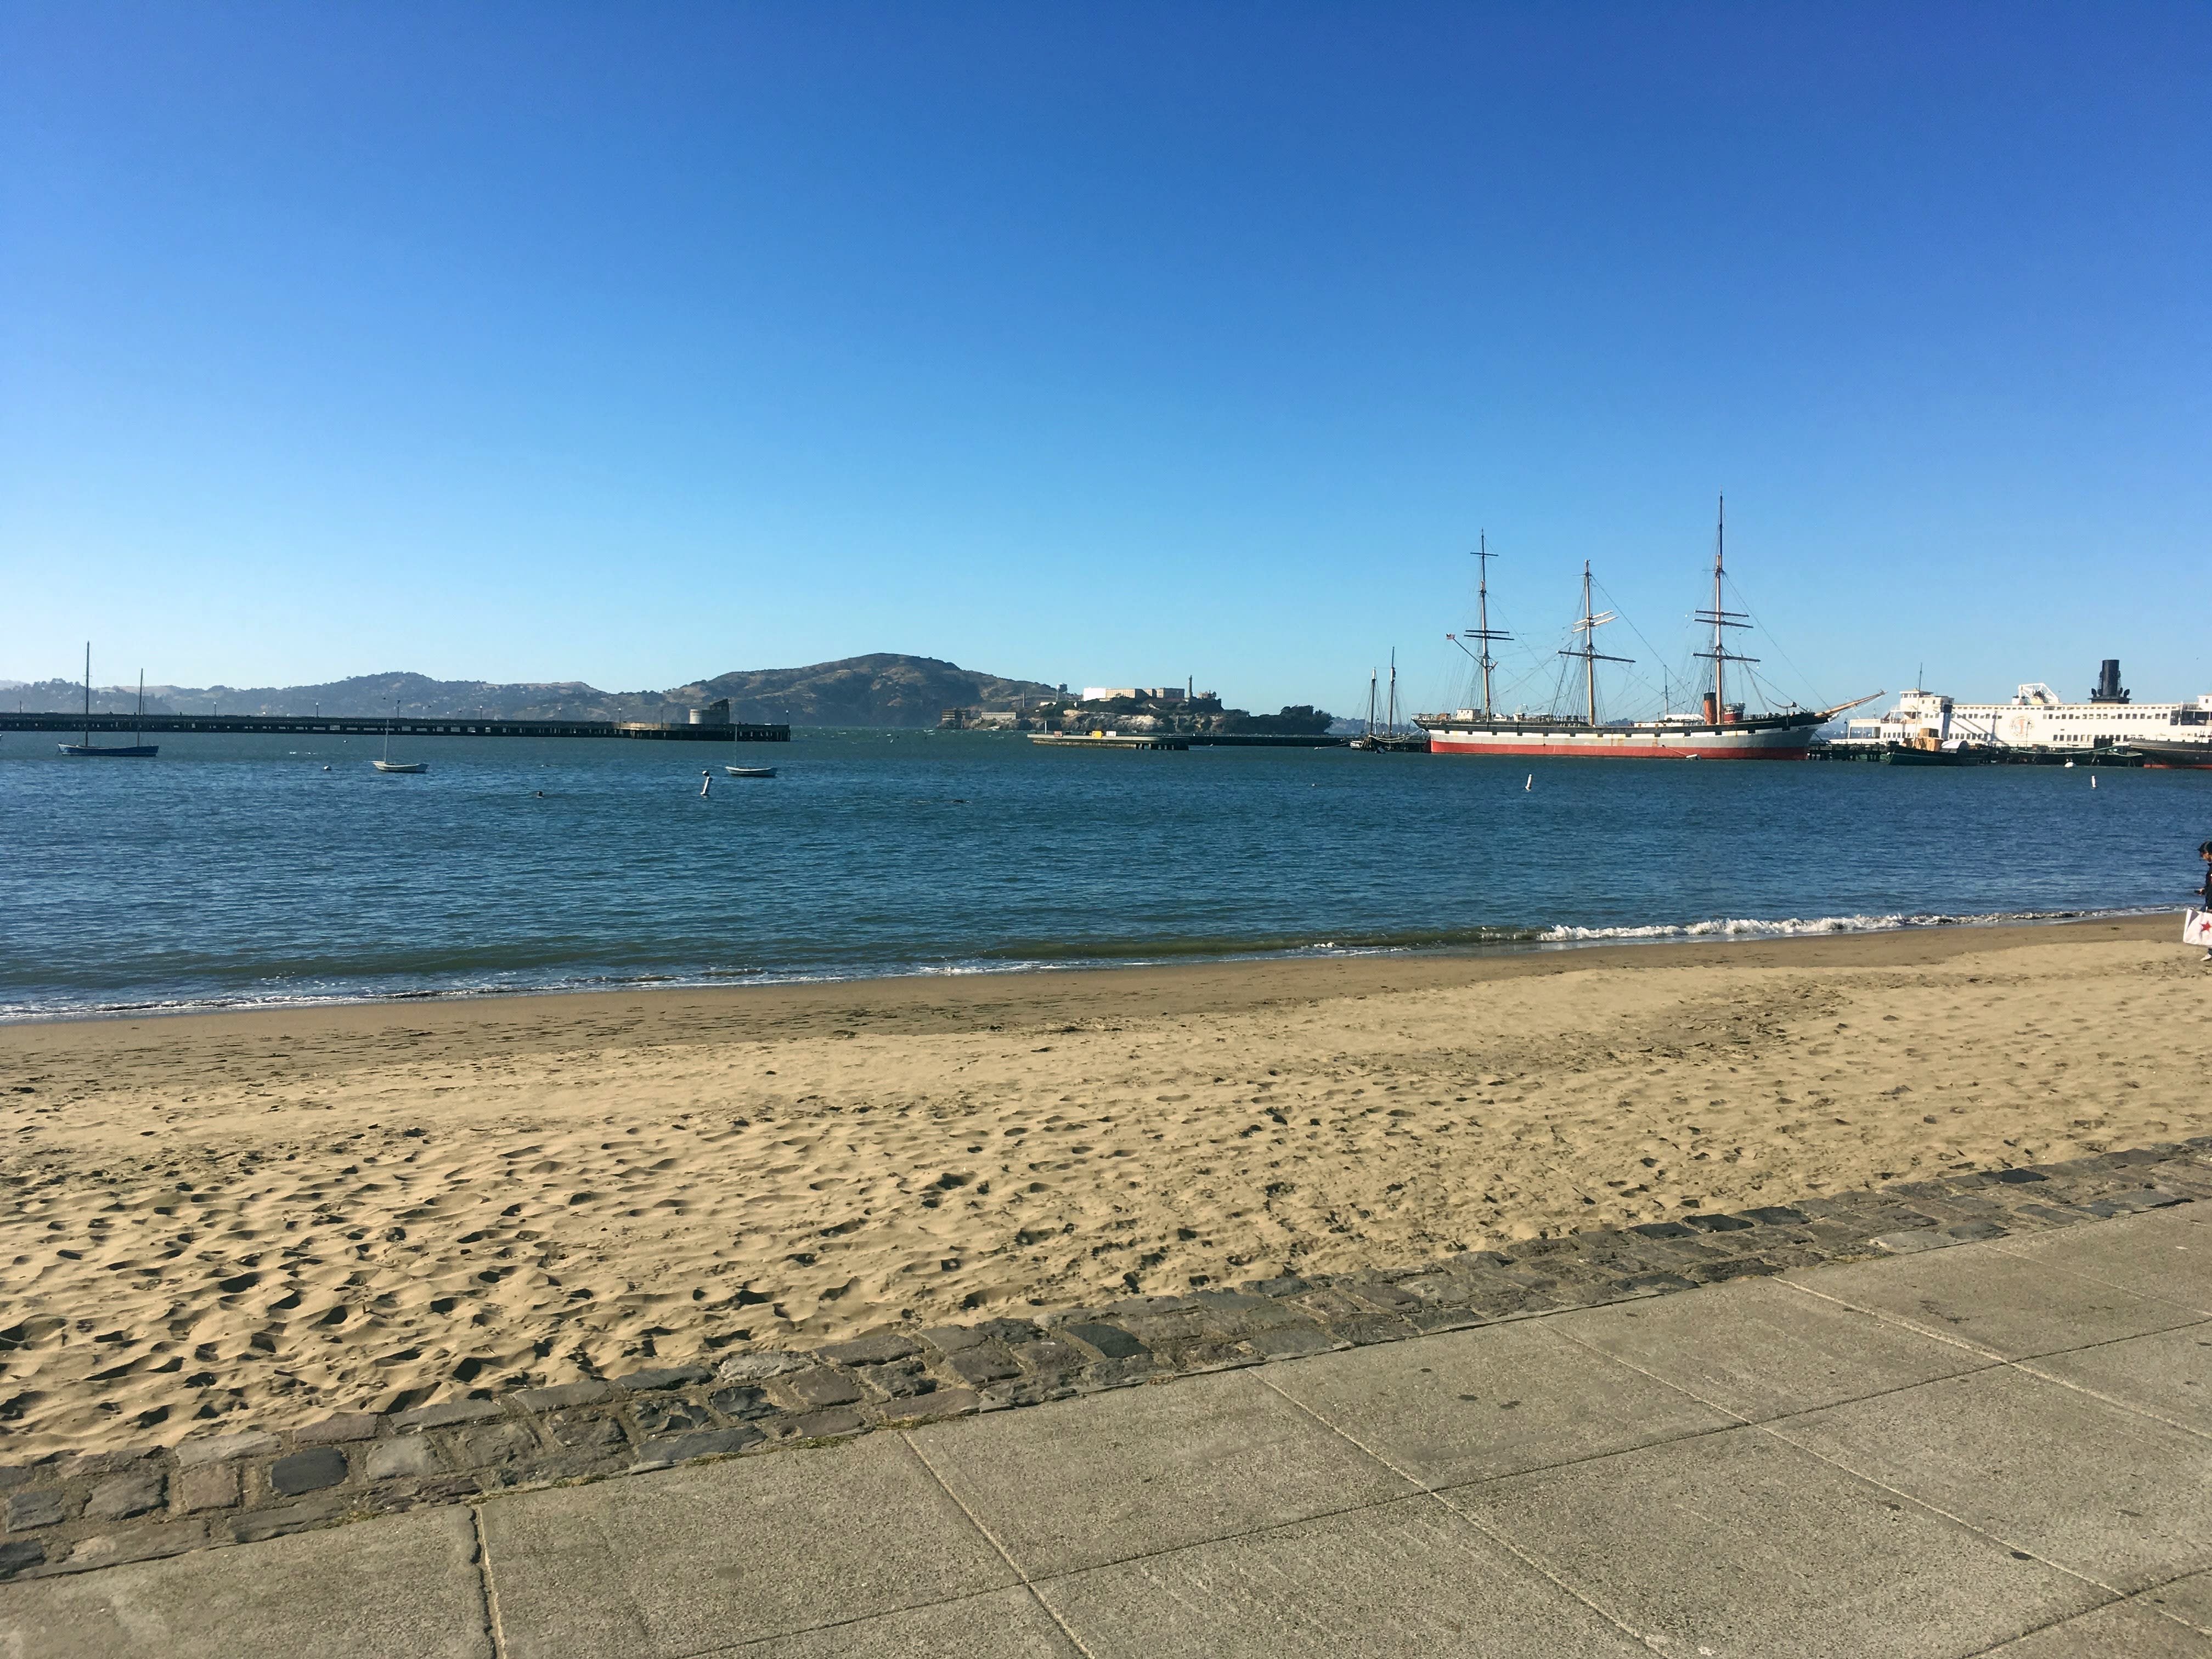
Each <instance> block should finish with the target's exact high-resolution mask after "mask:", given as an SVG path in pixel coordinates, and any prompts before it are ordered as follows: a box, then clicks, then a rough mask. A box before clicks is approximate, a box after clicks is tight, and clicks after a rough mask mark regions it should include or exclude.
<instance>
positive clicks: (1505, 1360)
mask: <svg viewBox="0 0 2212 1659" xmlns="http://www.w3.org/2000/svg"><path fill="white" fill-rule="evenodd" d="M1551 1323H1552V1322H1551V1321H1550V1320H1522V1321H1518V1322H1515V1323H1512V1324H1509V1325H1488V1326H1485V1327H1483V1328H1481V1329H1480V1330H1472V1331H1455V1332H1452V1333H1450V1334H1448V1335H1443V1336H1431V1337H1427V1338H1425V1339H1423V1340H1421V1341H1419V1342H1394V1343H1391V1344H1389V1345H1388V1346H1375V1347H1368V1348H1354V1349H1352V1350H1350V1351H1349V1352H1344V1353H1334V1354H1322V1355H1317V1356H1316V1357H1315V1358H1311V1359H1300V1360H1296V1361H1293V1362H1291V1363H1290V1364H1283V1365H1275V1366H1271V1367H1269V1368H1268V1370H1267V1372H1266V1374H1265V1375H1266V1380H1267V1383H1269V1384H1270V1385H1272V1386H1273V1387H1274V1388H1277V1389H1281V1390H1282V1391H1283V1392H1284V1393H1285V1394H1286V1395H1290V1397H1291V1399H1293V1400H1296V1401H1298V1402H1299V1403H1300V1404H1301V1405H1303V1406H1304V1407H1306V1408H1307V1409H1308V1410H1309V1411H1311V1412H1312V1413H1314V1414H1315V1415H1316V1416H1317V1417H1320V1418H1321V1419H1323V1420H1324V1421H1326V1422H1327V1423H1328V1424H1329V1425H1331V1426H1333V1427H1335V1428H1339V1429H1341V1430H1343V1431H1344V1432H1345V1433H1346V1434H1348V1435H1350V1436H1351V1437H1352V1438H1353V1439H1354V1440H1357V1441H1358V1443H1360V1444H1361V1445H1363V1446H1364V1447H1366V1448H1367V1449H1369V1450H1370V1451H1372V1452H1373V1453H1375V1455H1376V1456H1378V1457H1381V1458H1383V1460H1384V1461H1386V1462H1389V1464H1391V1465H1392V1466H1393V1467H1394V1468H1400V1469H1403V1470H1404V1471H1405V1472H1406V1473H1407V1474H1410V1475H1412V1476H1413V1477H1414V1478H1415V1479H1416V1480H1419V1481H1421V1482H1422V1483H1423V1484H1425V1485H1426V1486H1457V1485H1459V1484H1461V1483H1462V1482H1463V1481H1468V1480H1481V1479H1484V1478H1486V1477H1488V1476H1492V1475H1501V1474H1518V1473H1519V1472H1520V1471H1522V1470H1523V1469H1533V1468H1542V1467H1543V1466H1544V1465H1546V1464H1548V1463H1564V1462H1569V1461H1571V1460H1572V1459H1574V1458H1578V1457H1589V1456H1591V1455H1595V1454H1597V1453H1600V1452H1608V1451H1621V1450H1625V1449H1626V1448H1628V1447H1630V1446H1642V1445H1648V1444H1650V1443H1651V1442H1653V1441H1655V1440H1666V1439H1670V1438H1672V1437H1674V1436H1677V1435H1683V1434H1698V1433H1702V1432H1705V1431H1709V1430H1712V1429H1721V1428H1727V1427H1729V1426H1731V1425H1732V1423H1733V1421H1734V1419H1730V1418H1729V1417H1728V1416H1727V1415H1725V1414H1724V1413H1721V1412H1718V1411H1716V1410H1714V1409H1713V1407H1711V1406H1708V1405H1705V1404H1702V1403H1700V1402H1699V1401H1696V1400H1692V1398H1691V1397H1690V1396H1689V1395H1686V1394H1684V1393H1682V1392H1681V1391H1680V1390H1679V1389H1672V1388H1669V1387H1668V1386H1667V1384H1665V1383H1658V1382H1655V1381H1653V1380H1652V1379H1651V1378H1650V1377H1648V1376H1643V1375H1641V1374H1639V1373H1638V1372H1637V1371H1634V1370H1631V1369H1629V1368H1628V1367H1627V1366H1626V1365H1623V1364H1620V1363H1619V1362H1617V1361H1615V1360H1613V1359H1609V1358H1606V1357H1605V1356H1604V1355H1603V1354H1601V1353H1597V1352H1593V1351H1592V1350H1590V1349H1589V1348H1587V1347H1584V1346H1582V1345H1581V1344H1579V1343H1577V1342H1571V1341H1569V1340H1566V1339H1565V1337H1563V1336H1561V1335H1559V1334H1558V1333H1557V1332H1555V1331H1553V1330H1552V1329H1551V1328H1550V1327H1551Z"/></svg>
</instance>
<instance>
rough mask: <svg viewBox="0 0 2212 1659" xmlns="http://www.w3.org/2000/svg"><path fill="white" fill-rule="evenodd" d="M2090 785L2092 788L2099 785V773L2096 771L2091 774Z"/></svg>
mask: <svg viewBox="0 0 2212 1659" xmlns="http://www.w3.org/2000/svg"><path fill="white" fill-rule="evenodd" d="M2089 787H2091V788H2092V789H2094V788H2095V787H2097V775H2096V774H2095V773H2094V772H2092V773H2090V774H2089Z"/></svg>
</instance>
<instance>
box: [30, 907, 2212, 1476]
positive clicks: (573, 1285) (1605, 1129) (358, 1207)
mask: <svg viewBox="0 0 2212 1659" xmlns="http://www.w3.org/2000/svg"><path fill="white" fill-rule="evenodd" d="M2207 984H2208V981H2207V980H2206V977H2205V974H2204V970H2203V969H2201V968H2200V967H2199V966H2198V965H2197V953H2196V952H2195V951H2191V949H2189V948H2188V947H2185V946H2183V945H2180V944H2179V927H2175V926H2173V925H2172V919H2171V917H2170V916H2168V915H2149V916H2136V917H2130V918H2122V919H2109V920H2099V921H2073V922H2067V923H2061V924H2055V925H2017V926H2011V927H1994V926H1993V927H1924V928H1913V929H1900V930H1892V931H1888V932H1883V933H1853V934H1829V935H1822V936H1817V937H1800V938H1792V939H1753V940H1705V941H1696V942H1692V943H1689V944H1686V945H1684V946H1683V947H1682V948H1680V949H1673V950H1664V951H1654V950H1650V949H1647V948H1644V946H1643V945H1640V944H1613V945H1600V946H1583V947H1579V948H1575V949H1569V950H1554V951H1516V952H1496V953H1485V954H1480V955H1475V954H1468V955H1453V956H1443V955H1436V956H1423V957H1412V956H1388V957H1384V956H1362V957H1330V958H1302V959H1287V960H1286V959H1276V960H1271V961H1261V962H1253V961H1237V962H1229V963H1177V964H1173V965H1170V966H1164V967H1144V968H1126V969H1110V970H1091V971H1085V970H1069V971H1064V972H1056V973H1050V974H1005V975H971V976H961V977H950V978H948V977H934V976H933V977H908V978H903V979H896V980H886V979H878V980H869V981H836V982H831V983H824V984H811V985H799V986H750V987H726V988H719V987H718V988H715V989H712V990H707V991H698V990H682V989H651V990H635V991H629V992H623V993H605V992H600V993H585V994H571V995H558V996H518V997H512V998H501V999H489V1000H485V999H477V1000H467V1001H458V1002H440V1003H434V1004H425V1003H420V1002H414V1003H402V1004H392V1003H377V1004H349V1005H343V1006H336V1007H317V1008H288V1009H278V1010H255V1011H250V1012H214V1013H203V1014H194V1015H190V1016H175V1017H164V1018H158V1019H156V1018H136V1019H133V1018H112V1019H105V1020H96V1021H85V1020H52V1021H40V1022H26V1023H19V1024H11V1025H8V1026H5V1027H0V1090H4V1094H0V1097H4V1098H6V1099H8V1100H9V1102H10V1103H11V1104H12V1105H13V1107H14V1110H13V1111H12V1112H11V1113H10V1114H9V1139H8V1141H7V1143H6V1147H7V1150H6V1154H5V1156H4V1158H0V1179H5V1180H6V1181H7V1182H8V1183H9V1190H10V1195H11V1199H12V1200H13V1201H12V1203H11V1205H10V1206H9V1208H8V1210H7V1211H6V1212H4V1213H0V1300H4V1301H5V1302H6V1303H7V1304H8V1305H9V1308H10V1310H11V1319H12V1320H13V1322H14V1325H11V1328H10V1330H9V1332H8V1333H0V1334H4V1335H6V1336H7V1338H8V1340H9V1343H10V1344H11V1345H12V1346H9V1347H8V1348H7V1349H6V1350H5V1351H4V1352H0V1443H7V1444H8V1445H9V1447H10V1448H11V1449H14V1450H15V1451H16V1452H18V1453H20V1454H24V1455H37V1454H40V1453H42V1452H44V1451H47V1450H52V1449H59V1448H62V1447H65V1446H74V1445H82V1444H84V1443H87V1442H88V1440H90V1439H94V1438H97V1437H102V1436H105V1437H108V1438H110V1439H114V1438H116V1437H122V1438H124V1439H126V1440H128V1441H129V1442H130V1443H139V1444H146V1443H173V1442H174V1441H175V1440H178V1439H180V1438H182V1437H185V1436H186V1435H188V1434H199V1433H203V1432H207V1431H212V1430H214V1429H216V1428H217V1427H221V1426H223V1425H231V1424H242V1423H252V1424H254V1425H256V1426H265V1427H271V1428H284V1427H291V1426H297V1425H302V1424H305V1423H307V1422H310V1421H313V1420H317V1419H320V1418H322V1417H325V1416H327V1415H329V1414H330V1413H333V1412H349V1411H369V1412H391V1411H396V1410H403V1409H408V1408H410V1407H416V1406H422V1405H425V1404H432V1403H436V1402H441V1401H453V1400H461V1399H466V1398H470V1397H472V1396H478V1395H483V1394H484V1393H485V1392H486V1391H487V1390H489V1391H490V1392H493V1393H497V1392H500V1391H503V1390H507V1389H522V1388H534V1387H545V1386H557V1385H561V1384H564V1383H572V1382H579V1381H583V1380H587V1379H589V1378H592V1377H594V1376H618V1375H621V1374H623V1373H624V1372H626V1371H630V1370H638V1369H641V1368H646V1369H649V1368H651V1367H652V1366H653V1365H656V1364H659V1365H665V1364H671V1363H680V1364H690V1363H694V1362H696V1361H697V1360H698V1359H699V1358H700V1357H701V1356H702V1354H704V1355H714V1356H720V1357H722V1358H726V1357H729V1356H731V1355H733V1354H744V1353H747V1352H776V1351H780V1350H782V1349H785V1348H789V1347H809V1348H811V1347H817V1346H820V1345H822V1344H823V1343H831V1342H836V1341H842V1340H848V1339H851V1338H853V1337H855V1336H858V1335H860V1334H865V1333H867V1332H870V1331H874V1330H878V1329H881V1328H885V1327H890V1328H895V1329H897V1330H900V1331H904V1332H920V1331H924V1330H927V1329H930V1328H935V1327H938V1326H948V1325H952V1324H974V1323H975V1322H983V1321H988V1320H991V1319H994V1318H1026V1317H1031V1316H1041V1315H1042V1314H1043V1313H1048V1312H1050V1311H1051V1310H1056V1309H1066V1308H1073V1307H1082V1306H1096V1305H1099V1304H1102V1303H1104V1302H1107V1301H1111V1300H1115V1299H1118V1298H1121V1297H1127V1296H1129V1295H1133V1294H1141V1295H1170V1296H1175V1295H1182V1294H1186V1293H1188V1291H1193V1290H1196V1289H1200V1288H1206V1287H1209V1286H1211V1287H1219V1286H1223V1285H1236V1284H1238V1283H1242V1282H1243V1281H1246V1280H1253V1279H1267V1278H1270V1277H1273V1276H1278V1275H1287V1274H1302V1275H1319V1276H1326V1275H1328V1274H1332V1273H1347V1272H1381V1271H1388V1270H1390V1269H1394V1268H1397V1267H1406V1266H1410V1265H1413V1264H1417V1263H1420V1262H1425V1261H1437V1260H1440V1259H1442V1258H1444V1257H1447V1256H1450V1255H1455V1254H1457V1253H1459V1252H1462V1251H1465V1250H1470V1249H1498V1248H1505V1249H1510V1248H1513V1247H1515V1246H1516V1245H1517V1244H1521V1243H1526V1242H1528V1241H1530V1240H1534V1239H1543V1238H1558V1237H1565V1236H1567V1235H1572V1234H1578V1233H1582V1232H1585V1231H1591V1230H1604V1229H1614V1230H1619V1229H1622V1228H1629V1227H1634V1226H1637V1225H1644V1224H1646V1223H1649V1222H1652V1221H1656V1220H1665V1219H1668V1218H1674V1217H1678V1216H1681V1215H1685V1214H1688V1215H1705V1214H1712V1213H1716V1212H1741V1211H1746V1210H1749V1209H1753V1208H1755V1207H1757V1206H1762V1205H1766V1204H1771V1203H1774V1202H1778V1201H1780V1202H1788V1201H1795V1200H1798V1199H1802V1198H1805V1197H1808V1196H1814V1195H1818V1194H1822V1193H1835V1192H1843V1191H1850V1190H1859V1189H1863V1188H1873V1187H1877V1186H1881V1185H1884V1184H1887V1183H1890V1182H1897V1181H1916V1180H1922V1179H1952V1178H1956V1177H1958V1176H1960V1175H1961V1173H1962V1172H1971V1171H1973V1170H1993V1169H2000V1168H2005V1167H2008V1166H2010V1165H2014V1164H2031V1163H2050V1162H2056V1161H2060V1160H2063V1159H2067V1158H2079V1157H2084V1156H2094V1155H2100V1154H2102V1153H2104V1152H2107V1151H2110V1150H2112V1148H2115V1147H2119V1146H2148V1145H2152V1144H2155V1143H2160V1142H2165V1141H2179V1140H2184V1139H2189V1138H2191V1137H2192V1136H2195V1135H2198V1134H2203V1133H2212V1102H2206V1101H2203V1100H2202V1099H2201V1098H2200V1097H2199V1093H2198V1091H2196V1090H2195V1089H2194V1087H2193V1085H2192V1083H2191V1079H2194V1078H2195V1077H2197V1076H2198V1075H2201V1072H2202V1066H2203V1064H2204V1062H2205V1061H2207V1060H2212V1025H2208V1023H2207V1022H2205V1021H2204V1020H2203V1018H2202V1014H2201V1010H2202V1007H2203V997H2204V994H2205V990H2206V987H2207ZM15 1326H21V1329H20V1330H19V1329H16V1328H15Z"/></svg>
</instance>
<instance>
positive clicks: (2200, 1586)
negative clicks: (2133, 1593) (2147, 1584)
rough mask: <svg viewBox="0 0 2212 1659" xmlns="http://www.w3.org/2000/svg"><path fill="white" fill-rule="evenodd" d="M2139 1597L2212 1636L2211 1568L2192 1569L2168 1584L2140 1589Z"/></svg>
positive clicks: (2169, 1615)
mask: <svg viewBox="0 0 2212 1659" xmlns="http://www.w3.org/2000/svg"><path fill="white" fill-rule="evenodd" d="M2141 1599H2142V1600H2143V1601H2148V1602H2149V1603H2150V1604H2151V1605H2152V1606H2154V1607H2157V1608H2158V1609H2159V1611H2160V1612H2161V1613H2165V1614H2166V1616H2167V1617H2168V1618H2170V1619H2179V1620H2182V1621H2183V1622H2185V1623H2186V1624H2191V1625H2194V1626H2196V1627H2197V1629H2198V1630H2201V1631H2203V1632H2204V1633H2205V1634H2206V1635H2208V1636H2212V1572H2200V1573H2195V1574H2192V1575H2191V1577H2187V1578H2177V1579H2175V1580H2174V1581H2173V1582H2172V1583H2170V1584H2160V1586H2159V1587H2158V1588H2157V1589H2150V1590H2145V1591H2143V1592H2142V1597H2141Z"/></svg>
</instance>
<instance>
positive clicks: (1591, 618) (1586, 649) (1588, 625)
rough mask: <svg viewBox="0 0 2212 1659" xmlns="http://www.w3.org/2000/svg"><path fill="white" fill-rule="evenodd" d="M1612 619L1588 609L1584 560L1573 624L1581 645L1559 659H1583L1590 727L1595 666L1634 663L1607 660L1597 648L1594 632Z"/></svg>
mask: <svg viewBox="0 0 2212 1659" xmlns="http://www.w3.org/2000/svg"><path fill="white" fill-rule="evenodd" d="M1611 621H1613V612H1612V611H1607V612H1605V613H1604V614H1603V615H1602V616H1601V615H1599V614H1598V613H1597V612H1595V611H1592V610H1591V609H1590V568H1589V560H1588V559H1584V560H1583V614H1582V616H1581V617H1580V619H1578V620H1577V622H1576V623H1575V632H1576V633H1577V634H1579V635H1582V636H1583V642H1582V644H1581V646H1580V647H1578V648H1577V649H1574V650H1570V651H1562V652H1560V653H1559V654H1560V655H1561V656H1563V657H1580V658H1581V659H1583V691H1584V693H1585V695H1586V696H1587V697H1588V700H1589V723H1590V724H1591V725H1592V726H1595V725H1596V724H1597V665H1599V664H1600V663H1601V662H1634V661H1635V660H1636V659H1635V658H1633V657H1608V656H1607V655H1606V654H1605V653H1603V652H1602V651H1600V650H1599V649H1598V648H1597V630H1598V629H1601V628H1602V627H1604V626H1605V625H1606V623H1609V622H1611Z"/></svg>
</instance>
